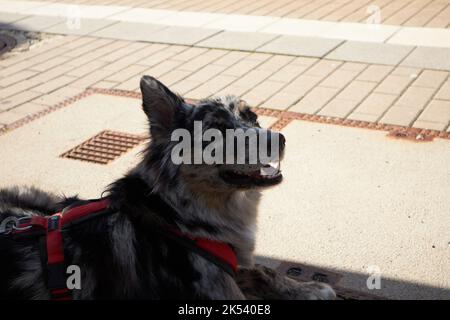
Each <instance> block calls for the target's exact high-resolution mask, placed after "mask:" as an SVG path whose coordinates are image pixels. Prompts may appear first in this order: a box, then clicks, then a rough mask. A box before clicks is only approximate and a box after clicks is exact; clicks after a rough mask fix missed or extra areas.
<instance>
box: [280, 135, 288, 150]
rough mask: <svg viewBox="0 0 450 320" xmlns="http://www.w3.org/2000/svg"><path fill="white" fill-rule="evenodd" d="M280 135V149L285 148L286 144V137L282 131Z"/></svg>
mask: <svg viewBox="0 0 450 320" xmlns="http://www.w3.org/2000/svg"><path fill="white" fill-rule="evenodd" d="M279 135H280V137H279V139H280V150H284V147H285V146H286V138H285V137H284V135H283V134H282V133H279Z"/></svg>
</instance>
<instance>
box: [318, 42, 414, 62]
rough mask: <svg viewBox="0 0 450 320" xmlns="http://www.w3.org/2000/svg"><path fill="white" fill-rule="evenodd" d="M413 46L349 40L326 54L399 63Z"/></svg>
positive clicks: (339, 57)
mask: <svg viewBox="0 0 450 320" xmlns="http://www.w3.org/2000/svg"><path fill="white" fill-rule="evenodd" d="M412 50H413V47H411V46H400V45H393V44H385V43H368V42H357V41H348V42H345V43H344V44H342V45H341V46H339V47H338V48H336V49H335V50H334V51H332V52H331V53H330V54H328V55H327V56H326V58H328V59H336V60H345V61H356V62H366V63H375V64H387V65H397V64H399V63H400V62H401V61H402V60H403V59H404V58H405V57H406V56H407V55H408V54H409V53H410V52H411V51H412Z"/></svg>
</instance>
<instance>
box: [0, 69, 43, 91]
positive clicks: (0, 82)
mask: <svg viewBox="0 0 450 320" xmlns="http://www.w3.org/2000/svg"><path fill="white" fill-rule="evenodd" d="M36 74H37V72H35V71H30V70H22V71H19V72H17V73H14V74H12V75H9V76H6V77H3V76H2V75H0V87H7V86H10V85H12V84H14V83H16V82H19V81H24V80H26V79H28V78H31V77H32V76H34V75H36Z"/></svg>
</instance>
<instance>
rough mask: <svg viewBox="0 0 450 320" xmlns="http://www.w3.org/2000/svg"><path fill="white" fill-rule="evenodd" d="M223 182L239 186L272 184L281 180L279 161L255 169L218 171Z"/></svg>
mask: <svg viewBox="0 0 450 320" xmlns="http://www.w3.org/2000/svg"><path fill="white" fill-rule="evenodd" d="M220 176H221V177H222V179H223V180H225V182H227V183H230V184H234V185H239V186H244V187H245V186H272V185H276V184H278V183H280V182H281V180H282V179H283V175H282V174H281V170H280V161H277V162H276V163H273V162H271V163H269V164H266V165H264V166H263V167H261V168H258V169H257V170H245V171H239V170H224V171H222V172H221V173H220Z"/></svg>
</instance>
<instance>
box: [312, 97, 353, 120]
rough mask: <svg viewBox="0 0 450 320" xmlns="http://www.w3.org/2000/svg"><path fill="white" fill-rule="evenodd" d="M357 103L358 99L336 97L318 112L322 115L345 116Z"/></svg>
mask: <svg viewBox="0 0 450 320" xmlns="http://www.w3.org/2000/svg"><path fill="white" fill-rule="evenodd" d="M357 104H358V102H357V101H353V100H343V99H338V98H335V99H333V100H332V101H331V102H329V103H328V104H327V105H326V106H325V107H324V108H323V109H322V110H320V112H319V113H318V114H319V115H321V116H328V117H337V118H345V117H347V115H348V114H349V113H350V112H351V111H352V110H353V109H354V108H355V107H356V105H357Z"/></svg>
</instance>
